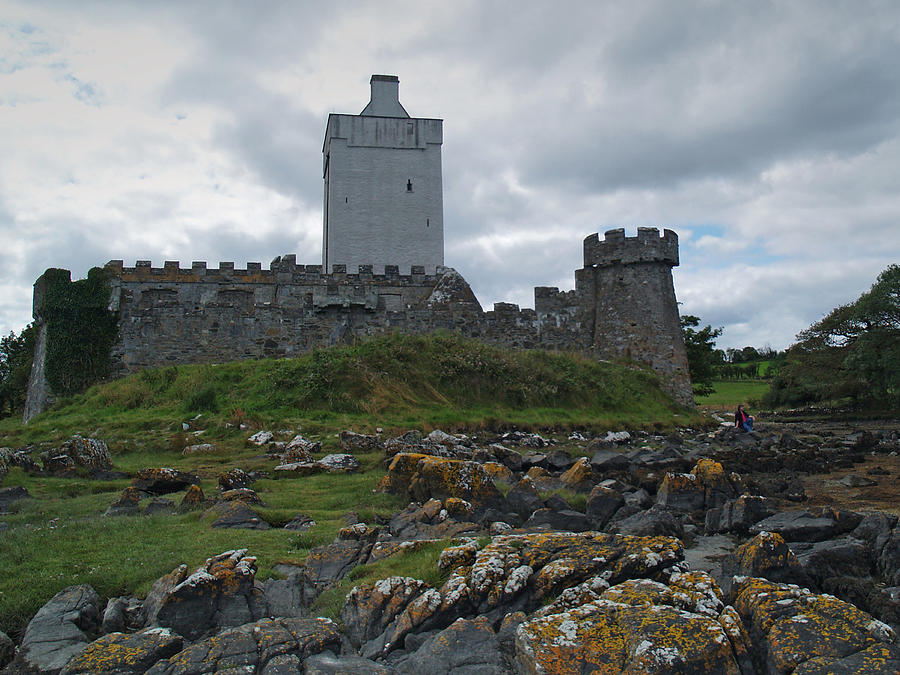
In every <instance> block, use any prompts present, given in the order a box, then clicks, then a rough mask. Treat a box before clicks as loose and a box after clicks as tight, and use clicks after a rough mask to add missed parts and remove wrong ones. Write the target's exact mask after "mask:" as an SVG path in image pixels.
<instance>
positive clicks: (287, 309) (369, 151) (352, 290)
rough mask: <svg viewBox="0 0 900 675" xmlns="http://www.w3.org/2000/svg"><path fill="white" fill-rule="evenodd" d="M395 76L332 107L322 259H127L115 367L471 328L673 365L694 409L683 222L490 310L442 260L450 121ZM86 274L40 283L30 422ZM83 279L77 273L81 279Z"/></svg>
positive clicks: (611, 236)
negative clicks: (64, 295)
mask: <svg viewBox="0 0 900 675" xmlns="http://www.w3.org/2000/svg"><path fill="white" fill-rule="evenodd" d="M398 84H399V81H398V80H397V78H396V77H393V76H385V75H375V76H373V77H372V80H371V90H372V95H371V101H370V103H369V105H367V106H366V108H365V109H364V110H363V111H362V113H361V114H360V115H336V114H332V115H330V116H329V119H328V125H327V130H326V134H325V144H324V147H323V160H324V179H325V198H324V202H325V203H324V227H323V253H322V257H323V263H322V264H321V265H304V264H298V263H297V261H296V257H295V256H294V255H286V256H280V257H277V258H275V259H274V260H273V261H272V262H271V264H270V265H269V269H263V268H262V265H261V264H260V263H253V262H251V263H247V267H246V269H236V268H235V266H234V263H231V262H222V263H219V266H218V267H217V268H210V267H208V266H207V264H206V263H205V262H194V263H193V264H192V265H191V266H190V267H189V268H182V267H181V265H180V264H179V263H178V262H174V261H166V262H165V263H164V265H163V266H162V267H152V266H151V263H150V261H141V260H139V261H137V263H136V265H135V266H134V267H126V266H125V265H124V263H123V261H121V260H112V261H110V262H109V263H107V264H106V266H105V267H104V270H105V272H106V275H105V276H106V279H107V283H108V286H109V297H108V306H107V307H106V308H105V311H108V312H110V313H111V316H114V317H115V319H114V321H115V322H116V328H117V330H115V331H114V335H113V338H112V339H111V348H110V352H109V358H110V360H111V374H112V375H114V376H120V375H125V374H127V373H130V372H134V371H137V370H140V369H142V368H147V367H151V366H161V365H169V364H182V363H198V362H222V361H230V360H235V359H252V358H263V357H287V356H292V355H296V354H299V353H302V352H304V351H307V350H310V349H313V348H315V347H322V346H327V345H332V344H339V343H343V342H347V341H350V340H353V339H355V338H358V337H364V336H368V335H375V334H378V333H384V332H389V331H400V332H407V333H428V332H433V331H435V330H441V329H446V330H452V331H458V332H460V333H462V334H464V335H466V336H468V337H472V338H475V339H478V340H482V341H485V342H490V343H494V344H499V345H503V346H507V347H513V348H527V349H531V348H536V349H549V350H568V351H574V352H578V353H581V354H585V355H589V356H591V357H594V358H599V359H614V358H630V359H633V360H635V361H638V362H642V363H645V364H647V365H648V366H650V367H651V368H652V369H654V370H655V371H656V372H657V373H659V375H660V378H661V382H662V384H663V386H664V387H665V388H666V389H667V390H668V391H669V392H670V393H671V394H672V396H673V397H674V398H675V399H676V400H677V401H679V402H680V403H682V404H684V405H693V397H692V393H691V383H690V377H689V372H688V364H687V355H686V352H685V348H684V342H683V339H682V334H681V327H680V321H679V316H678V308H677V303H676V300H675V290H674V286H673V284H672V272H671V270H672V267H673V266H675V265H677V264H678V237H677V235H676V234H675V233H674V232H672V231H671V230H665V231H664V233H663V234H662V235H661V236H660V234H659V231H658V230H656V229H655V228H639V229H638V233H637V237H626V236H625V231H624V230H622V229H616V230H610V231H608V232H606V234H605V237H604V238H603V239H602V240H601V239H600V238H599V236H598V235H597V234H592V235H590V236H589V237H587V238H586V239H585V240H584V261H583V267H582V268H581V269H578V270H576V271H575V289H574V290H571V291H560V290H559V289H557V288H550V287H537V288H535V290H534V309H520V308H519V307H518V305H514V304H509V303H502V302H501V303H495V304H494V308H493V310H491V311H484V310H483V308H482V307H481V305H480V303H479V302H478V300H477V298H476V297H475V295H474V293H473V292H472V290H471V288H470V287H469V285H468V283H467V282H466V281H465V279H463V277H462V276H461V275H460V274H459V273H458V272H456V271H455V270H454V269H452V268H448V267H444V266H443V262H444V261H443V205H442V194H441V192H442V190H441V163H440V147H441V143H442V122H441V120H434V119H420V118H410V117H409V116H408V115H407V113H406V111H405V109H404V108H403V106H401V105H400V102H399V98H398ZM60 283H61V284H63V285H65V284H71V280H70V274H69V273H68V271H67V270H57V269H51V270H47V272H45V273H44V275H42V276H41V277H40V278H39V279H38V280H37V282H36V283H35V293H34V316H35V322H36V326H37V328H38V340H37V348H36V352H35V362H34V367H33V370H32V374H31V380H30V382H29V390H28V401H27V403H26V411H25V419H26V420H27V419H29V418H30V417H32V416H34V415H35V414H37V413H38V412H40V411H41V410H43V409H44V408H45V407H46V405H47V404H48V402H49V401H50V400H52V398H53V396H54V391H53V390H52V388H51V387H50V385H49V384H48V380H47V375H46V368H45V365H46V359H47V353H48V340H49V339H50V337H49V334H48V330H47V328H48V322H49V321H52V317H53V316H54V311H57V310H58V308H56V307H55V306H54V305H53V301H52V300H51V299H48V298H51V295H52V294H50V293H49V289H50V288H51V286H52V285H53V284H60ZM76 283H78V282H76Z"/></svg>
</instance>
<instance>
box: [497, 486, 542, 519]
mask: <svg viewBox="0 0 900 675" xmlns="http://www.w3.org/2000/svg"><path fill="white" fill-rule="evenodd" d="M506 502H507V504H508V505H509V509H510V510H512V511H514V512H515V513H517V514H518V515H519V517H520V518H522V520H526V519H528V518H529V517H530V516H531V514H532V513H534V512H535V511H537V510H538V509H540V508H543V506H544V501H543V500H542V499H541V496H540V495H539V494H538V491H537V488H536V487H535V486H534V483H533V482H532V481H531V479H528V478H523V479H522V480H520V481H519V482H518V483H516V484H515V485H513V487H512V489H511V490H510V491H509V492H508V493H507V495H506Z"/></svg>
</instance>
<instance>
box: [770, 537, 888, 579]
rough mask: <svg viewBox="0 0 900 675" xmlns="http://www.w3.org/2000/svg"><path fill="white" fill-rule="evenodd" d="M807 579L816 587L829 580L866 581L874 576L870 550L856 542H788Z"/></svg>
mask: <svg viewBox="0 0 900 675" xmlns="http://www.w3.org/2000/svg"><path fill="white" fill-rule="evenodd" d="M788 546H789V547H790V549H791V550H792V551H793V552H794V555H795V556H797V560H798V561H799V562H800V564H801V565H802V566H803V569H804V571H805V572H806V573H807V575H809V577H810V578H811V579H813V580H815V581H816V582H817V583H818V584H819V586H821V585H822V582H823V581H825V579H828V578H832V577H843V576H851V577H868V576H870V575H871V574H872V573H873V572H874V567H875V561H874V560H873V559H872V555H871V549H870V548H869V547H868V546H866V544H865V543H864V542H862V541H860V540H859V539H854V538H852V537H841V538H839V539H829V540H826V541H819V542H788Z"/></svg>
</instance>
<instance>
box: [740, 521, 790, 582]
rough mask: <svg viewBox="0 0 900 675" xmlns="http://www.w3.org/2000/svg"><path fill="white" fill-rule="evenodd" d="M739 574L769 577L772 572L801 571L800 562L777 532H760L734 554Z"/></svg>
mask: <svg viewBox="0 0 900 675" xmlns="http://www.w3.org/2000/svg"><path fill="white" fill-rule="evenodd" d="M733 557H734V560H735V563H736V566H737V572H738V574H740V575H742V576H754V577H755V576H763V577H764V576H767V572H769V571H770V570H780V571H786V570H800V568H801V565H800V561H799V560H797V556H795V555H794V553H793V551H791V549H790V548H789V547H788V545H787V542H785V540H784V537H782V536H781V535H780V534H778V533H777V532H760V533H759V534H757V535H756V536H755V537H753V539H750V540H749V541H746V542H744V543H743V544H741V545H740V546H738V547H737V548H736V549H735V550H734V553H733Z"/></svg>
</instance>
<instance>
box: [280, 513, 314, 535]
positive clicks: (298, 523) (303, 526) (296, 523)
mask: <svg viewBox="0 0 900 675" xmlns="http://www.w3.org/2000/svg"><path fill="white" fill-rule="evenodd" d="M315 524H316V521H314V520H313V519H312V518H310V517H309V516H305V515H303V514H302V513H298V514H297V515H296V516H294V517H293V518H291V519H290V520H289V521H288V522H287V524H286V525H285V526H284V529H286V530H293V531H294V532H306V530H308V529H310V528H311V527H314V526H315Z"/></svg>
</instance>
